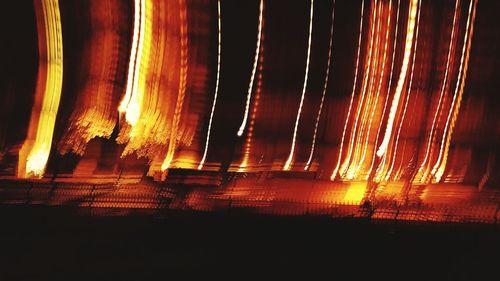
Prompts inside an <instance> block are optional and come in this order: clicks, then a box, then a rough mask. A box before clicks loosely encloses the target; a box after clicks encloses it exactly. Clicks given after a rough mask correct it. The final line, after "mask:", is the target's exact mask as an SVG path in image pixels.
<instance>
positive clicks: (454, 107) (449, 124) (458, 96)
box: [431, 0, 477, 182]
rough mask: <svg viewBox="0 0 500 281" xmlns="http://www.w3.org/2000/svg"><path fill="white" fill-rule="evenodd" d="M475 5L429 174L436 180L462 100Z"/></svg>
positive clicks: (474, 3) (472, 5)
mask: <svg viewBox="0 0 500 281" xmlns="http://www.w3.org/2000/svg"><path fill="white" fill-rule="evenodd" d="M476 5H477V0H471V2H470V4H469V13H468V16H467V27H466V31H465V36H464V43H463V46H462V55H461V57H460V67H459V70H458V78H457V84H456V85H455V93H454V95H453V101H452V104H451V107H450V111H449V113H448V117H447V118H446V126H445V128H444V133H443V139H442V141H441V148H440V150H443V146H444V152H443V153H442V154H441V153H440V154H439V158H438V160H437V161H436V164H435V165H434V167H433V168H432V172H431V174H433V175H434V179H435V181H436V182H440V181H441V177H442V176H443V173H444V170H445V168H446V162H447V160H448V151H449V148H450V142H451V136H452V134H453V129H454V127H455V123H456V120H457V117H458V112H459V111H460V105H461V102H462V96H463V92H464V87H465V81H466V78H467V69H468V66H469V55H470V48H471V44H472V35H473V33H474V20H475V17H476Z"/></svg>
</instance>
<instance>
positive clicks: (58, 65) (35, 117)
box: [17, 0, 63, 178]
mask: <svg viewBox="0 0 500 281" xmlns="http://www.w3.org/2000/svg"><path fill="white" fill-rule="evenodd" d="M35 12H36V21H37V31H38V55H39V67H38V78H37V85H36V93H35V102H34V104H33V111H32V113H31V118H30V125H29V129H28V135H27V138H26V140H25V142H24V144H23V146H22V148H21V151H20V152H19V162H18V170H17V173H18V177H21V178H26V177H30V176H36V177H42V176H43V174H44V172H45V166H46V164H47V161H48V159H49V154H50V150H51V146H52V137H53V135H54V126H55V122H56V115H57V111H58V109H59V101H60V99H61V91H62V81H63V42H62V29H61V16H60V12H59V2H58V0H42V1H35Z"/></svg>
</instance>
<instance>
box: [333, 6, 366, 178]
mask: <svg viewBox="0 0 500 281" xmlns="http://www.w3.org/2000/svg"><path fill="white" fill-rule="evenodd" d="M364 7H365V2H364V1H361V12H360V13H361V16H360V17H361V18H360V20H359V35H358V51H357V55H356V67H355V69H354V82H353V85H352V92H351V99H350V101H349V109H348V110H347V116H346V119H345V122H344V129H343V130H342V138H341V140H340V149H339V155H338V159H337V165H336V166H335V168H334V169H333V172H332V175H331V176H330V180H334V179H335V177H337V173H338V171H339V168H340V162H341V160H342V150H343V147H344V138H345V133H346V131H347V124H348V123H349V117H350V116H351V109H352V104H353V101H354V93H355V92H356V84H357V81H358V68H359V54H360V51H361V37H362V35H363V14H364Z"/></svg>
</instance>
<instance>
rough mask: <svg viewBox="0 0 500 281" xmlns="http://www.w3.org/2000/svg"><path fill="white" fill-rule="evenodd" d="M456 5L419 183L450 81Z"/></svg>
mask: <svg viewBox="0 0 500 281" xmlns="http://www.w3.org/2000/svg"><path fill="white" fill-rule="evenodd" d="M458 3H459V0H456V1H455V10H454V12H453V24H452V26H451V35H450V44H449V46H448V55H447V59H446V67H445V71H444V78H443V82H442V84H441V91H440V94H439V100H438V104H437V107H436V110H435V112H434V117H433V119H432V125H431V131H430V135H429V138H428V141H427V145H426V147H425V156H424V159H423V160H422V163H421V164H420V167H419V169H418V172H417V179H418V178H420V179H419V180H418V181H419V182H420V183H424V182H426V181H427V178H428V174H429V171H430V164H427V161H428V160H429V161H430V159H429V158H428V157H429V153H430V150H431V144H432V143H433V142H434V129H435V126H436V122H437V119H438V114H439V113H440V112H441V105H442V102H443V97H444V96H445V95H446V93H445V89H448V87H447V85H448V83H449V82H447V81H449V80H451V79H448V72H449V71H448V69H449V68H450V61H451V55H452V47H453V43H454V42H455V29H456V28H457V23H458V21H457V17H458V16H457V15H458V11H459V9H458ZM424 166H425V167H426V168H425V171H423V169H424Z"/></svg>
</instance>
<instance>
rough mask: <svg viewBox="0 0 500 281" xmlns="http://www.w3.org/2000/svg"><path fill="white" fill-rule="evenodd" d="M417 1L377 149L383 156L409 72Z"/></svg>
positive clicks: (415, 0)
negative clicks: (384, 127)
mask: <svg viewBox="0 0 500 281" xmlns="http://www.w3.org/2000/svg"><path fill="white" fill-rule="evenodd" d="M417 2H418V0H411V3H410V11H409V13H408V26H407V30H406V41H405V51H404V55H403V64H402V66H401V73H400V74H399V79H398V84H397V86H396V91H395V93H394V99H393V101H392V105H391V109H390V111H389V118H388V120H387V127H386V129H385V134H384V139H383V141H382V144H380V147H379V149H378V151H377V155H378V156H379V157H381V156H382V155H384V154H385V152H386V151H387V146H388V145H389V141H390V139H391V135H392V127H393V125H394V118H395V117H396V111H397V109H398V106H399V99H400V98H401V92H402V91H403V86H404V84H405V81H406V75H407V72H408V63H409V60H410V54H411V47H412V45H413V33H414V29H415V18H416V14H417Z"/></svg>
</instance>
